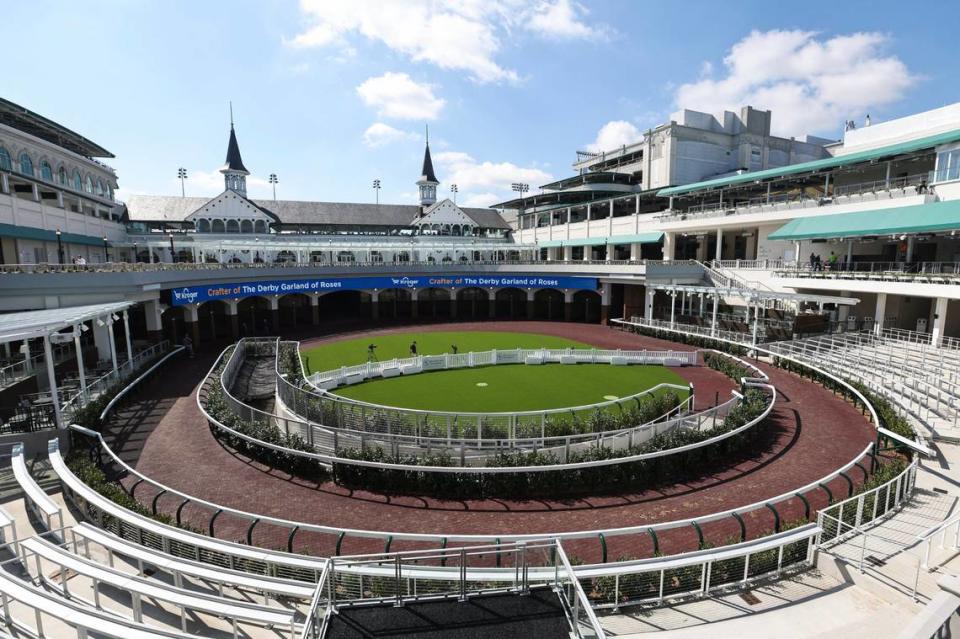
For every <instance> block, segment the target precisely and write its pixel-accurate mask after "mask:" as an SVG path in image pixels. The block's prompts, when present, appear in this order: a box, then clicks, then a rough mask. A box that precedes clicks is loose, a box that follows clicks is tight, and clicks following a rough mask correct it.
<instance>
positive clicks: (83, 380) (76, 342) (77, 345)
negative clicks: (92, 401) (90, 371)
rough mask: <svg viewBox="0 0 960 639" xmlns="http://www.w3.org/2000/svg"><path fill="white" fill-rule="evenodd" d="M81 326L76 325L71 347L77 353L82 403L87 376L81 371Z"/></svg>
mask: <svg viewBox="0 0 960 639" xmlns="http://www.w3.org/2000/svg"><path fill="white" fill-rule="evenodd" d="M81 326H83V324H77V326H76V327H74V329H73V330H75V331H76V334H75V335H74V336H73V347H74V349H76V351H77V374H78V375H79V377H80V397H82V398H83V401H84V402H86V400H87V375H86V373H85V372H84V370H83V348H81V347H80V330H81V329H80V327H81Z"/></svg>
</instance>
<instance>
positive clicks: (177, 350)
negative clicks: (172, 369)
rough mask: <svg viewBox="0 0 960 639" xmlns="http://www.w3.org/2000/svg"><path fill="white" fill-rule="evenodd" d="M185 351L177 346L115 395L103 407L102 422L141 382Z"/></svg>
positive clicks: (182, 347)
mask: <svg viewBox="0 0 960 639" xmlns="http://www.w3.org/2000/svg"><path fill="white" fill-rule="evenodd" d="M184 350H186V347H184V346H177V347H176V348H174V349H173V350H172V351H170V352H169V353H167V354H166V355H164V356H163V357H161V358H160V359H159V360H157V362H156V363H154V365H153V366H151V367H150V368H148V369H147V370H145V371H144V372H143V373H141V374H140V375H139V376H137V378H136V379H135V380H133V381H132V382H130V383H129V384H127V385H126V386H124V387H123V390H121V391H120V392H119V393H117V394H116V395H114V396H113V399H111V400H110V401H109V402H107V405H106V406H104V407H103V412H101V413H100V421H101V422H102V421H103V420H105V419H106V418H107V415H109V414H110V411H112V410H113V407H114V406H116V404H117V402H119V401H120V400H121V399H123V398H124V397H126V395H127V393H129V392H130V391H131V390H133V388H134V387H135V386H137V384H139V383H140V382H142V381H143V380H145V379H146V378H147V377H149V376H150V375H151V374H152V373H153V371H155V370H157V369H158V368H160V367H161V366H162V365H163V364H164V363H166V361H167V360H168V359H170V358H171V357H173V356H174V355H178V354H180V353H182V352H183V351H184Z"/></svg>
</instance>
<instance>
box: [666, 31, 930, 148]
mask: <svg viewBox="0 0 960 639" xmlns="http://www.w3.org/2000/svg"><path fill="white" fill-rule="evenodd" d="M887 42H888V38H887V36H885V35H883V34H880V33H853V34H849V35H838V36H834V37H831V38H826V39H823V38H820V37H819V36H818V34H817V33H815V32H811V31H799V30H793V31H780V30H773V31H764V32H761V31H753V32H751V33H750V35H748V36H747V37H745V38H743V39H742V40H740V41H739V42H737V43H736V44H734V45H733V47H731V49H730V51H729V53H728V54H727V56H726V57H725V58H724V59H723V74H722V75H721V76H720V77H716V76H715V75H714V70H713V65H711V64H710V63H709V62H707V63H704V65H703V68H702V70H701V77H700V78H699V79H698V80H697V81H696V82H691V83H688V84H684V85H681V86H680V87H679V88H678V89H677V90H676V93H675V96H674V97H675V102H676V105H677V106H678V107H680V108H687V109H695V110H699V111H707V112H711V113H716V112H718V111H719V110H722V109H728V110H734V111H736V110H738V109H739V107H741V106H745V105H752V106H755V107H757V108H761V109H770V110H772V111H773V129H774V133H775V134H778V135H800V134H801V133H827V132H834V131H836V130H837V129H838V128H839V127H840V125H841V123H842V122H843V121H844V120H846V119H851V118H859V117H861V116H863V115H864V114H866V113H869V111H870V110H871V109H876V108H878V107H882V106H884V105H887V104H891V103H893V102H896V101H897V100H899V99H901V98H902V97H903V95H904V93H905V92H906V90H907V89H908V88H910V87H911V86H912V85H913V84H915V83H916V82H917V80H918V79H919V78H918V76H916V75H914V74H913V73H912V72H911V71H910V70H909V69H908V68H907V66H906V65H905V64H904V63H903V62H902V61H901V60H900V59H899V58H897V57H896V56H893V55H886V54H885V53H884V52H883V48H884V46H885V45H886V44H887Z"/></svg>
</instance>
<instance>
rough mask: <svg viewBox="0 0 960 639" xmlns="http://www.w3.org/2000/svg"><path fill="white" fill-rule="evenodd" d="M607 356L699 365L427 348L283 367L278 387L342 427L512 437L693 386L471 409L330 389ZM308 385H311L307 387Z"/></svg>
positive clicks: (679, 357)
mask: <svg viewBox="0 0 960 639" xmlns="http://www.w3.org/2000/svg"><path fill="white" fill-rule="evenodd" d="M533 362H536V363H551V362H557V363H564V364H567V363H569V364H577V363H596V364H600V363H605V364H615V363H616V364H623V365H631V364H664V365H678V366H679V365H684V366H686V365H695V364H696V363H697V352H696V351H663V352H659V351H658V352H646V351H616V350H589V349H576V350H574V349H512V350H505V351H485V352H476V353H459V354H455V355H451V354H444V355H421V356H418V357H410V358H406V359H395V360H390V361H386V362H370V363H367V364H362V365H359V366H349V367H342V368H340V369H337V370H334V371H323V372H320V373H314V374H313V375H312V376H309V377H307V378H306V381H305V384H303V385H301V384H294V383H292V382H291V381H289V380H288V379H287V378H286V377H284V376H283V375H282V374H281V372H280V371H279V370H278V371H277V389H278V395H279V397H280V399H281V400H282V401H283V403H284V404H285V405H287V406H290V407H296V408H294V413H295V416H300V417H304V418H306V419H307V420H308V421H312V422H316V423H320V424H324V425H326V426H330V427H336V428H349V429H352V430H358V431H365V432H379V433H391V434H405V435H416V436H434V437H442V438H447V437H463V438H465V439H477V440H480V439H483V438H484V437H486V438H488V439H498V440H504V439H514V438H536V437H543V436H545V431H546V430H547V425H548V423H550V422H557V421H568V420H575V419H583V418H585V417H589V416H590V415H593V414H594V413H596V412H597V411H609V410H611V409H613V410H614V411H616V410H619V412H620V413H623V412H624V411H625V410H630V409H631V408H633V407H635V406H636V405H637V403H638V402H639V401H640V399H641V398H643V397H645V396H650V395H652V394H654V393H656V392H658V391H661V390H665V389H668V390H675V391H678V392H684V391H690V395H692V394H693V393H692V389H691V388H688V387H685V386H680V385H677V384H659V385H657V386H656V387H654V388H651V389H646V390H643V391H640V392H638V393H633V394H631V395H629V396H627V397H620V398H615V399H610V400H604V401H602V402H594V403H591V404H584V405H579V406H568V407H563V408H551V409H541V410H529V411H506V412H493V411H483V412H469V411H438V410H424V409H413V408H402V407H397V406H388V405H383V404H376V403H373V402H366V401H361V400H357V399H351V398H348V397H342V396H339V395H335V394H332V393H329V392H327V391H328V390H329V389H330V388H334V387H337V386H340V385H344V384H355V383H360V382H362V381H365V380H367V379H370V378H372V377H394V376H398V375H400V374H403V375H410V374H415V373H419V372H426V371H440V370H450V369H457V368H467V367H480V366H496V365H502V364H526V363H533ZM307 386H310V387H311V388H307Z"/></svg>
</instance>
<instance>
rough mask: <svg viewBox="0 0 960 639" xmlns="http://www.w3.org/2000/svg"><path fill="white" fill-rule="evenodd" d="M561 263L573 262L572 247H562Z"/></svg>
mask: <svg viewBox="0 0 960 639" xmlns="http://www.w3.org/2000/svg"><path fill="white" fill-rule="evenodd" d="M563 261H564V262H572V261H573V247H572V246H564V247H563Z"/></svg>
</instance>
